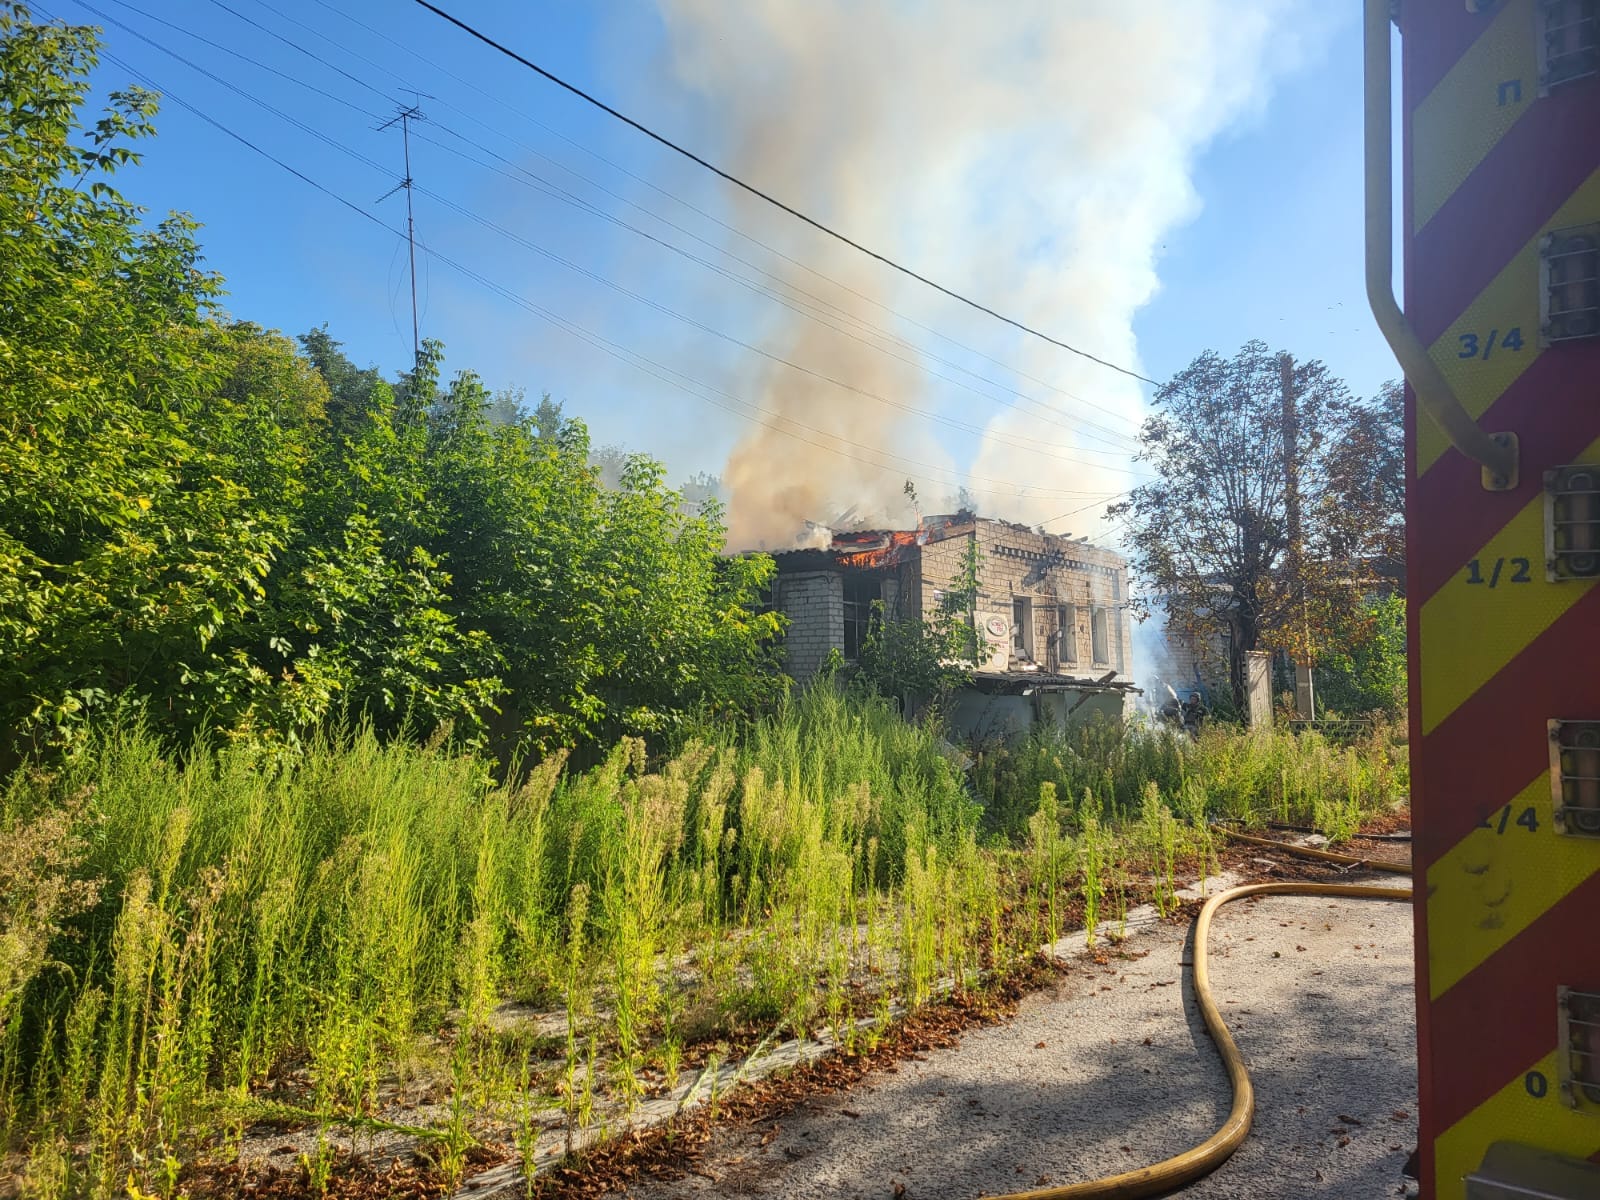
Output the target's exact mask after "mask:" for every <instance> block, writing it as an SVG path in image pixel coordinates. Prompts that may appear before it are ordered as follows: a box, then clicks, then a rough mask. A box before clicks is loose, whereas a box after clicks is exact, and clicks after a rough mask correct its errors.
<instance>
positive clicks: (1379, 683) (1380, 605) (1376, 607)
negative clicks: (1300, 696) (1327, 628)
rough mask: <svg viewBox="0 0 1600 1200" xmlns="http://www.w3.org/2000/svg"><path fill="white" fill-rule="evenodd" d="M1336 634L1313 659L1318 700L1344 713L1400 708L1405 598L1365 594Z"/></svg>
mask: <svg viewBox="0 0 1600 1200" xmlns="http://www.w3.org/2000/svg"><path fill="white" fill-rule="evenodd" d="M1339 634H1340V636H1338V637H1336V638H1334V639H1331V640H1332V644H1333V645H1334V646H1335V647H1337V648H1336V649H1334V650H1330V651H1329V652H1327V653H1326V654H1324V655H1323V656H1322V658H1321V659H1320V660H1319V661H1318V663H1317V699H1318V702H1319V703H1320V704H1321V705H1323V706H1325V707H1326V708H1327V709H1328V710H1329V711H1332V712H1336V713H1339V714H1341V715H1343V716H1352V715H1358V714H1367V713H1383V714H1385V715H1387V716H1398V715H1399V714H1401V713H1402V712H1404V711H1405V707H1406V602H1405V597H1404V596H1399V595H1390V596H1383V597H1372V598H1370V599H1368V600H1367V601H1366V602H1365V603H1364V604H1363V605H1362V606H1361V608H1360V609H1359V610H1358V611H1357V612H1355V613H1354V614H1352V616H1351V619H1350V620H1349V621H1348V622H1347V623H1346V625H1345V627H1344V628H1342V629H1341V630H1340V631H1339Z"/></svg>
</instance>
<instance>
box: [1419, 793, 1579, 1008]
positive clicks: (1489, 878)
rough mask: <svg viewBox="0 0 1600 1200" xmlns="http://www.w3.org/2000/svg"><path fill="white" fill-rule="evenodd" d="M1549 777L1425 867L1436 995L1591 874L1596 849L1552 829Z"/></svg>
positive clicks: (1431, 970) (1431, 968)
mask: <svg viewBox="0 0 1600 1200" xmlns="http://www.w3.org/2000/svg"><path fill="white" fill-rule="evenodd" d="M1553 809H1554V802H1553V799H1552V797H1551V793H1550V775H1549V773H1548V772H1544V773H1541V774H1540V775H1539V777H1538V778H1537V779H1535V780H1534V781H1533V782H1532V783H1530V784H1529V785H1528V786H1527V787H1525V788H1523V789H1522V790H1521V791H1520V792H1518V793H1517V795H1516V797H1515V799H1513V800H1512V801H1511V802H1510V803H1509V804H1507V805H1506V806H1504V807H1503V808H1499V809H1496V810H1495V811H1494V813H1492V814H1491V815H1490V817H1489V823H1490V827H1489V828H1488V829H1483V828H1479V829H1474V830H1473V831H1472V832H1471V833H1469V834H1468V835H1467V836H1466V837H1464V838H1463V839H1461V841H1460V842H1458V843H1457V844H1456V845H1455V846H1454V847H1452V848H1451V849H1450V850H1449V851H1448V852H1447V853H1446V854H1444V855H1443V856H1442V857H1441V858H1440V859H1439V860H1438V861H1437V862H1435V863H1434V864H1433V865H1432V866H1431V867H1429V868H1428V988H1429V991H1430V993H1431V998H1432V999H1434V1000H1437V999H1438V998H1439V997H1440V996H1442V995H1443V994H1444V993H1445V992H1446V991H1448V990H1449V989H1450V988H1451V987H1452V986H1454V985H1455V984H1456V983H1458V982H1459V981H1460V980H1462V979H1464V978H1465V977H1466V976H1467V975H1468V974H1470V973H1471V972H1472V971H1474V970H1475V969H1477V968H1478V967H1480V966H1482V965H1483V963H1484V962H1485V961H1487V959H1488V958H1489V956H1490V955H1492V954H1493V953H1494V952H1495V951H1496V950H1499V949H1500V948H1501V947H1502V946H1504V945H1505V944H1506V943H1508V942H1509V941H1511V939H1513V938H1514V937H1516V936H1517V935H1518V934H1519V933H1521V932H1522V931H1523V930H1524V929H1526V928H1528V926H1530V925H1532V924H1533V923H1534V922H1535V921H1536V920H1538V919H1539V917H1540V916H1541V915H1543V914H1544V913H1545V912H1546V911H1547V910H1548V909H1549V908H1550V906H1551V905H1553V904H1555V903H1557V902H1558V901H1559V900H1560V899H1561V898H1562V897H1563V896H1565V895H1567V894H1568V893H1569V892H1571V891H1572V890H1573V889H1574V888H1576V887H1577V886H1578V885H1579V884H1581V883H1583V882H1584V881H1585V880H1586V879H1588V878H1589V877H1590V876H1591V875H1594V874H1595V873H1596V872H1600V853H1596V848H1595V845H1594V843H1593V842H1592V841H1589V840H1588V839H1585V838H1577V837H1561V836H1560V835H1558V834H1557V833H1556V832H1555V823H1554V820H1553Z"/></svg>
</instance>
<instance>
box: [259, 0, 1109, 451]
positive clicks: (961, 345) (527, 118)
mask: <svg viewBox="0 0 1600 1200" xmlns="http://www.w3.org/2000/svg"><path fill="white" fill-rule="evenodd" d="M255 4H256V6H257V7H258V8H264V9H266V10H267V11H268V12H270V13H273V14H275V15H276V16H278V17H280V18H281V19H283V20H285V21H288V22H290V23H293V24H297V25H299V26H300V28H302V29H305V30H307V31H308V32H310V33H312V34H313V35H315V36H316V37H318V38H320V39H322V40H323V41H324V42H327V43H328V44H329V45H331V46H336V47H338V49H339V50H340V52H341V53H343V54H346V55H348V56H350V57H351V58H353V59H355V60H357V61H358V62H362V63H365V64H366V65H367V66H370V67H373V68H374V69H376V70H379V71H382V72H384V73H385V74H386V75H389V76H390V77H391V78H393V79H397V80H400V81H401V82H402V83H406V82H407V81H406V79H405V77H404V76H402V75H401V74H400V73H399V72H397V71H395V70H394V69H393V68H391V67H388V66H385V65H384V64H383V63H380V62H377V61H375V60H374V59H372V58H369V57H367V56H366V55H363V54H361V53H360V52H359V51H357V50H354V49H352V48H351V47H350V46H348V45H347V44H345V43H344V42H341V41H340V40H339V39H337V38H335V37H333V36H332V35H331V34H329V33H326V32H324V31H323V30H321V29H318V28H317V27H316V26H314V25H307V24H304V23H302V22H299V21H298V20H297V19H296V18H295V17H292V16H290V15H289V14H287V13H285V12H283V10H281V9H279V8H276V7H274V6H273V4H271V3H269V0H255ZM323 8H325V9H327V10H328V11H331V12H333V13H334V14H336V15H337V16H339V17H341V18H343V19H344V20H345V21H348V22H349V23H350V24H352V25H354V26H356V27H357V28H358V29H361V30H363V31H365V32H366V33H368V34H371V35H372V36H373V37H376V38H379V39H381V40H382V41H385V42H388V43H389V44H390V45H391V46H394V47H395V48H396V49H399V50H401V51H402V52H404V53H406V54H408V55H410V56H411V57H412V58H414V59H416V60H417V61H418V62H420V63H422V64H423V65H424V66H425V67H427V68H428V70H430V71H433V72H436V73H439V74H442V75H444V76H446V77H447V78H449V79H453V80H455V81H456V82H457V83H459V84H461V85H462V86H463V87H465V88H468V89H469V90H471V91H473V92H476V93H477V94H478V95H480V96H482V97H484V98H485V99H487V100H489V101H490V102H491V103H493V104H495V105H498V106H499V107H501V108H503V109H505V110H506V111H507V112H509V113H511V114H512V115H513V116H515V117H516V118H517V119H518V120H520V121H522V122H525V123H527V124H531V125H533V126H535V127H537V128H539V129H542V130H544V131H545V132H546V133H548V134H550V136H552V137H554V138H557V139H558V140H560V141H563V142H565V143H566V144H567V145H569V146H571V147H572V148H573V149H575V150H578V151H580V152H581V153H583V154H586V155H588V156H589V157H590V158H592V159H594V160H596V161H597V162H600V163H602V164H604V165H605V166H608V167H610V168H611V169H612V170H614V171H617V172H619V173H620V174H622V175H625V176H627V177H628V178H629V179H632V180H634V181H635V182H636V183H639V184H640V185H642V186H643V187H646V188H648V189H650V190H651V191H653V192H655V193H656V194H657V195H659V196H662V197H664V198H665V199H667V200H670V201H672V202H673V203H674V204H677V205H679V206H681V207H683V208H685V209H687V210H689V211H690V212H692V213H694V214H696V215H697V216H699V217H701V218H703V219H704V220H706V221H709V222H711V223H712V224H713V225H716V226H718V227H719V228H721V229H724V230H726V231H727V232H728V233H730V234H732V235H733V236H735V237H737V238H739V239H741V240H743V241H745V242H748V243H750V244H751V245H753V246H759V247H760V248H761V249H763V250H765V251H766V252H767V253H769V254H771V255H773V256H774V257H775V258H778V259H781V260H782V261H784V262H786V263H788V264H789V265H790V266H792V267H795V268H796V269H798V270H800V271H804V272H805V273H806V274H808V275H811V276H813V277H814V278H816V279H818V280H821V281H822V282H824V283H827V284H829V285H831V286H832V287H836V288H838V289H839V290H840V291H842V292H846V293H848V294H849V295H851V296H854V297H855V298H856V299H858V300H861V301H863V302H864V303H866V304H869V305H871V306H872V307H874V308H877V309H879V310H880V311H882V312H884V313H886V314H888V315H889V316H892V317H894V318H895V319H896V320H899V321H903V322H904V323H905V324H907V325H909V326H911V327H913V328H915V329H919V330H921V331H922V332H923V333H927V334H930V335H932V336H933V337H936V338H938V339H939V340H940V341H943V342H946V343H948V344H949V345H951V346H953V347H955V348H956V349H957V350H960V351H962V352H963V353H964V354H969V355H971V356H973V357H974V358H978V359H982V360H983V361H984V362H987V363H990V364H992V365H994V366H997V367H1000V368H1001V369H1002V370H1004V371H1006V372H1008V373H1010V374H1012V375H1015V376H1016V377H1017V378H1019V379H1025V380H1027V381H1028V382H1029V383H1035V384H1038V385H1039V386H1040V387H1042V388H1045V389H1047V390H1048V391H1051V392H1054V393H1056V394H1057V395H1060V396H1065V397H1066V398H1067V399H1069V400H1072V401H1074V402H1076V403H1078V404H1081V405H1083V406H1084V407H1085V408H1090V409H1094V410H1095V411H1096V412H1101V413H1104V414H1105V415H1107V416H1109V417H1113V418H1116V419H1117V420H1126V419H1128V414H1127V413H1126V412H1120V411H1118V410H1116V409H1113V408H1108V407H1107V406H1105V405H1103V404H1097V403H1095V402H1094V401H1092V400H1088V399H1086V398H1084V397H1083V396H1080V395H1078V394H1077V393H1076V392H1073V391H1071V390H1070V389H1068V388H1064V387H1062V386H1060V385H1059V384H1056V383H1051V382H1050V381H1049V380H1047V379H1041V378H1040V377H1039V376H1037V375H1033V374H1030V373H1029V372H1027V371H1025V370H1023V369H1022V368H1020V367H1017V366H1014V365H1013V364H1010V363H1007V362H1005V361H1003V360H1001V359H998V358H995V357H994V356H993V355H991V354H988V353H986V352H985V351H983V350H979V349H977V348H976V347H974V346H969V345H967V344H966V343H965V342H963V341H961V340H960V339H959V338H955V337H952V336H950V335H949V334H947V333H945V332H943V331H942V330H940V329H937V328H935V327H934V326H932V325H927V324H924V323H923V322H921V321H918V320H917V319H916V318H914V317H912V316H910V315H908V314H906V313H903V312H901V311H900V310H899V309H897V308H895V307H894V306H893V305H890V304H887V303H885V302H884V301H883V300H881V299H879V298H878V297H876V296H873V295H871V294H869V293H867V292H864V291H862V290H860V289H859V288H855V287H852V286H851V285H850V284H848V283H845V282H844V281H842V280H839V279H835V278H834V277H833V276H831V275H829V274H827V273H826V272H825V271H820V270H818V269H817V268H815V267H813V266H811V265H810V264H809V263H806V262H803V261H802V260H800V259H798V258H795V257H793V256H792V255H790V254H788V253H786V252H784V251H783V250H781V249H779V248H778V247H776V246H774V245H772V244H771V243H770V242H766V241H763V240H762V239H761V238H759V237H757V236H755V235H754V234H751V233H748V232H746V231H745V230H743V229H740V228H739V227H738V226H737V225H733V224H731V223H730V222H728V221H725V220H723V219H722V218H721V217H718V216H717V215H716V214H715V213H712V212H708V211H707V210H706V209H704V208H701V207H700V206H698V205H697V204H695V203H694V202H693V201H690V200H686V199H684V198H683V197H682V196H680V195H678V194H677V193H676V192H673V191H671V190H669V189H667V188H664V187H661V186H660V185H659V184H657V183H655V182H654V181H652V180H650V179H648V178H646V177H645V176H643V175H640V174H638V173H637V172H635V171H632V170H630V169H629V168H627V167H625V166H623V165H622V164H621V163H618V162H616V161H614V160H613V159H610V158H607V157H606V156H605V155H604V154H601V153H600V152H599V151H597V150H595V149H594V148H593V147H592V146H587V145H585V144H584V143H583V142H581V141H579V140H577V139H576V138H573V137H570V136H568V135H567V134H565V133H563V132H561V130H559V129H556V128H554V127H553V126H550V125H547V124H545V123H544V122H542V121H540V120H539V119H538V118H537V117H534V116H532V115H530V114H529V113H527V112H525V111H523V110H522V109H520V108H518V107H516V106H515V105H513V104H511V103H509V102H508V101H506V100H504V99H502V98H501V97H499V96H497V95H495V94H494V93H493V92H491V91H489V90H488V89H486V88H484V87H482V86H481V85H480V84H478V83H477V82H476V81H474V80H472V79H469V78H467V77H466V76H464V75H460V74H458V73H456V72H455V71H452V70H450V69H449V68H448V67H444V66H442V65H441V64H439V63H438V62H437V61H436V60H435V59H433V58H430V57H429V56H427V55H425V54H421V53H419V52H418V51H417V50H416V49H415V48H414V47H412V46H410V45H408V44H407V43H405V42H403V41H401V40H399V39H398V38H395V37H393V36H391V35H390V34H388V33H386V32H385V31H384V30H382V29H380V28H378V27H377V26H375V25H371V24H369V23H367V22H366V21H363V20H362V19H361V18H359V17H357V16H354V15H353V14H351V13H349V12H346V11H345V10H344V9H343V8H341V7H340V6H339V5H338V4H335V3H332V0H323ZM279 36H280V37H281V35H279ZM291 44H292V43H291ZM307 53H309V52H307ZM432 99H433V103H434V104H436V105H439V106H441V107H444V108H447V109H449V110H451V111H452V112H455V113H458V114H460V115H461V116H462V117H464V118H465V119H466V120H468V121H470V122H472V123H473V124H474V125H477V126H478V127H479V128H481V129H485V130H488V131H489V132H490V133H492V134H494V135H495V136H497V137H503V138H505V139H506V140H507V141H509V142H511V143H512V144H513V145H515V146H517V147H518V148H519V149H521V150H524V151H526V152H527V153H529V154H531V155H534V156H535V157H537V158H540V159H543V160H544V161H545V162H547V163H549V164H550V165H551V166H553V167H555V168H556V169H557V170H560V171H564V172H565V173H567V174H568V175H571V176H572V177H573V178H574V179H579V180H582V181H583V182H584V183H586V184H588V185H589V186H590V187H592V188H594V189H595V190H597V191H599V192H602V193H604V194H605V195H607V196H610V197H611V198H612V199H614V200H617V201H619V202H620V203H623V204H626V205H628V206H629V207H630V208H635V209H638V210H639V211H640V212H642V213H644V214H646V215H647V216H649V217H651V218H652V219H653V220H656V221H660V222H661V223H662V224H663V225H665V226H667V227H668V228H669V229H673V230H675V231H677V232H679V233H682V234H683V235H684V236H686V237H689V238H692V239H693V240H695V241H697V242H700V243H701V244H702V245H705V246H707V247H709V248H711V249H713V250H715V251H716V252H717V253H719V254H722V255H725V256H726V257H728V258H731V259H733V261H735V262H737V263H739V264H740V265H742V266H745V267H748V268H750V269H751V270H752V271H755V272H757V273H758V274H761V275H764V276H766V277H767V278H768V279H770V280H772V281H773V282H774V283H776V284H778V285H779V286H780V287H783V288H786V289H788V290H790V291H793V292H796V293H798V294H799V295H802V296H805V297H807V298H808V299H810V300H812V301H814V302H816V303H817V304H819V305H821V306H823V307H825V308H829V309H831V310H833V311H834V312H836V313H837V314H838V315H840V316H841V317H844V318H845V319H846V320H849V321H852V322H854V323H856V324H860V325H863V326H865V327H866V328H869V329H872V330H873V331H874V332H876V333H878V334H881V335H882V336H883V337H885V338H888V339H890V340H893V341H896V342H899V343H900V344H901V345H903V346H906V347H907V348H909V349H912V350H915V351H916V352H917V353H919V354H921V355H923V356H925V357H928V358H931V359H932V360H933V361H935V362H938V363H940V364H942V365H944V366H947V367H951V368H952V369H954V370H957V371H960V372H962V373H963V374H967V375H971V376H972V377H973V378H974V379H978V380H981V381H983V382H984V383H987V384H990V385H991V386H994V387H997V388H1000V389H1002V390H1005V391H1008V392H1010V393H1011V394H1012V395H1015V396H1017V397H1019V398H1021V399H1025V400H1027V401H1029V402H1030V403H1033V404H1037V405H1039V407H1040V409H1041V410H1042V411H1041V414H1040V417H1041V419H1043V420H1050V421H1052V423H1055V422H1054V417H1053V414H1050V413H1049V409H1048V408H1045V406H1044V405H1043V404H1042V403H1041V402H1040V401H1039V400H1038V399H1037V398H1036V397H1033V396H1029V395H1028V394H1027V393H1025V392H1020V391H1017V390H1016V389H1014V388H1012V387H1010V386H1009V385H1007V384H1003V383H1000V382H999V381H998V380H994V379H991V378H989V377H988V376H986V375H982V374H979V373H978V372H976V371H973V370H972V369H971V368H970V367H966V366H963V365H962V364H960V363H958V362H955V361H953V360H951V359H948V358H941V357H940V356H939V355H936V354H933V353H932V352H930V351H928V350H927V349H926V348H925V347H921V346H918V345H916V344H915V343H913V342H910V341H908V340H907V339H906V338H904V337H903V336H902V335H900V334H897V333H894V332H892V331H889V330H886V329H884V328H883V327H882V326H877V325H872V324H871V323H870V322H867V321H865V320H864V319H863V318H861V317H858V316H856V315H855V314H854V313H852V312H850V311H849V310H848V309H845V308H843V307H841V306H840V305H838V304H836V303H834V302H833V301H830V300H827V299H826V298H824V297H821V296H818V295H817V294H816V293H814V292H809V291H807V290H806V289H804V288H802V287H800V286H799V285H797V284H795V283H792V282H790V281H789V280H787V279H784V278H783V277H781V276H779V275H775V274H773V273H772V272H770V271H768V270H766V269H765V268H763V267H761V266H759V265H757V264H756V263H753V262H751V261H750V260H749V259H746V258H743V257H741V256H740V255H738V254H735V253H734V252H733V251H732V250H729V249H728V248H727V247H725V246H719V245H717V244H715V243H713V242H711V241H709V240H708V239H706V238H704V237H701V236H700V235H699V234H696V233H694V232H692V231H691V230H688V229H685V228H684V227H683V226H682V225H679V224H677V223H676V222H674V221H671V220H669V219H668V218H667V217H664V216H662V215H661V214H660V213H659V212H656V211H655V210H654V209H650V208H646V207H645V206H644V205H642V204H640V203H638V202H637V201H636V200H633V199H632V198H630V197H628V196H625V195H623V194H622V193H620V192H617V191H614V190H613V189H611V188H609V187H607V186H606V185H605V184H603V183H600V182H599V181H598V180H595V179H592V178H590V177H589V176H587V175H585V174H583V172H581V171H578V170H576V169H575V168H573V167H571V166H568V165H567V164H566V163H564V162H561V161H560V160H559V159H555V158H551V157H550V156H549V155H547V154H545V153H544V152H543V151H541V150H539V149H538V148H536V147H534V146H532V145H530V144H529V143H527V142H525V141H522V140H521V139H520V138H517V137H515V136H514V135H511V134H507V133H505V132H504V131H502V130H499V129H496V128H495V127H494V126H492V125H490V124H488V123H487V122H485V121H483V120H482V119H481V118H479V117H477V116H475V115H474V114H472V113H470V112H468V111H467V110H466V109H463V108H461V107H460V106H458V105H454V104H451V103H450V102H449V101H448V100H446V99H443V98H442V97H433V98H432ZM434 124H435V127H436V128H439V129H442V130H443V131H444V132H446V133H449V134H451V135H452V136H454V137H458V138H463V140H465V141H468V142H469V144H474V145H480V143H472V142H471V141H470V139H466V138H464V137H463V135H461V134H459V133H456V132H455V131H454V130H451V129H449V128H448V126H445V125H443V124H441V123H439V122H434ZM488 152H489V153H492V151H488ZM519 169H522V170H524V171H526V168H519ZM530 174H531V172H530ZM549 186H551V187H558V185H555V184H550V185H549ZM558 190H561V191H562V193H563V194H564V195H566V196H569V197H571V198H572V200H573V201H574V202H575V203H577V204H578V205H580V206H583V207H586V208H587V209H588V210H589V211H591V212H593V213H594V214H595V215H599V216H602V217H603V218H604V219H606V220H611V221H615V220H617V218H616V217H614V216H613V215H612V214H610V213H606V212H604V210H602V209H599V208H596V207H595V206H593V205H591V204H589V203H588V202H587V201H584V200H582V199H581V198H579V197H575V196H572V194H571V193H569V192H565V190H564V189H559V188H558ZM646 236H648V235H646ZM663 244H668V243H663ZM1083 423H1084V424H1086V425H1089V426H1090V427H1092V428H1096V429H1105V430H1106V431H1107V432H1108V433H1111V434H1113V435H1114V436H1116V437H1120V438H1124V439H1127V438H1128V435H1127V434H1124V433H1121V432H1118V431H1115V430H1111V429H1109V428H1108V427H1106V426H1103V425H1097V424H1095V423H1094V422H1092V421H1084V422H1083Z"/></svg>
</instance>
